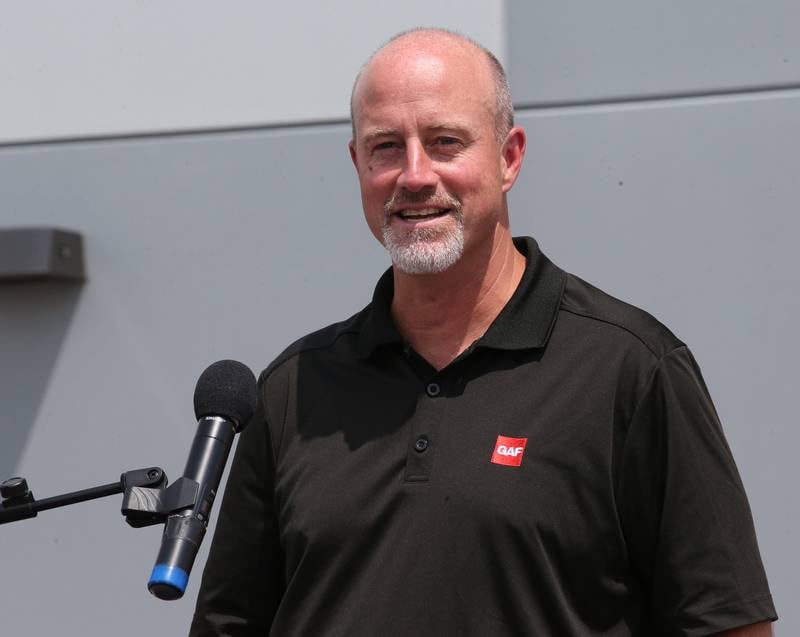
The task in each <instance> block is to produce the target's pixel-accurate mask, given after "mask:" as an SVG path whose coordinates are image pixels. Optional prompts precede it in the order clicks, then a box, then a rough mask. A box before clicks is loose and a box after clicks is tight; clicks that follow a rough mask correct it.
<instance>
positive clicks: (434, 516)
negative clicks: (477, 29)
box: [192, 30, 775, 637]
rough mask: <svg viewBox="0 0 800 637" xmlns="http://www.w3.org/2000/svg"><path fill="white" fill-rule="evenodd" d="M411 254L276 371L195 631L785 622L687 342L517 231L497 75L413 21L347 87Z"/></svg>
mask: <svg viewBox="0 0 800 637" xmlns="http://www.w3.org/2000/svg"><path fill="white" fill-rule="evenodd" d="M352 118H353V139H352V142H351V143H350V155H351V158H352V161H353V164H354V165H355V168H356V172H357V173H358V178H359V182H360V185H361V195H362V202H363V208H364V214H365V216H366V220H367V223H368V224H369V227H370V229H371V230H372V232H373V234H375V236H376V237H377V238H378V240H379V241H381V242H382V243H383V244H384V245H385V246H386V248H387V250H388V251H389V254H390V256H391V259H392V263H393V268H392V269H391V270H390V271H388V272H387V273H386V274H385V275H384V276H383V277H382V278H381V280H380V281H379V283H378V285H377V288H376V291H375V295H374V297H373V301H372V303H371V304H370V305H369V306H367V308H365V309H364V310H363V311H362V312H360V313H358V314H356V315H355V316H354V317H352V318H351V319H349V320H347V321H345V322H342V323H339V324H336V325H333V326H330V327H328V328H325V329H323V330H320V331H319V332H316V333H314V334H312V335H310V336H308V337H306V338H304V339H301V340H300V341H299V342H297V343H295V344H294V345H293V346H291V347H290V348H289V349H288V350H287V351H286V352H284V353H283V354H282V355H281V356H279V357H278V359H277V360H276V361H275V362H273V364H272V365H271V366H270V367H269V368H268V369H267V370H265V372H264V373H263V374H262V375H261V378H260V389H261V395H262V397H263V414H261V415H260V416H259V417H258V418H257V419H256V422H254V423H253V424H251V425H250V427H249V428H248V429H247V430H246V431H245V433H244V434H243V437H242V440H241V441H240V443H239V447H238V450H237V454H236V459H235V462H234V465H233V468H232V470H231V476H230V480H229V482H228V487H227V493H226V497H225V502H224V504H223V507H222V511H221V513H220V519H219V523H218V526H217V531H216V535H215V538H214V544H213V546H212V550H211V555H210V557H209V560H208V564H207V566H206V571H205V574H204V578H203V584H202V589H201V592H200V595H199V598H198V606H197V611H196V615H195V621H194V624H193V628H192V635H193V636H195V637H200V636H207V635H266V634H270V635H280V636H295V635H303V636H317V635H319V636H335V635H348V636H360V635H364V636H369V637H375V636H378V635H380V636H387V637H388V636H395V635H397V636H411V635H415V636H416V635H422V636H424V635H447V636H450V635H453V636H455V635H475V636H480V637H485V636H503V635H555V636H558V637H562V636H567V635H648V636H649V635H660V634H663V635H710V634H722V635H739V636H742V635H753V636H757V635H769V634H771V631H770V628H769V621H771V620H773V619H774V618H775V612H774V609H773V607H772V602H771V598H770V594H769V590H768V588H767V584H766V579H765V576H764V573H763V569H762V567H761V562H760V558H759V555H758V549H757V547H756V542H755V537H754V533H753V526H752V520H751V517H750V513H749V509H748V505H747V501H746V498H745V495H744V492H743V489H742V486H741V483H740V481H739V478H738V475H737V472H736V469H735V466H734V463H733V460H732V458H731V456H730V452H729V450H728V447H727V445H726V443H725V440H724V438H723V435H722V431H721V428H720V426H719V423H718V421H717V418H716V414H715V412H714V408H713V406H712V404H711V401H710V399H709V398H708V395H707V392H706V390H705V386H704V384H703V381H702V378H701V377H700V373H699V371H698V369H697V367H696V365H695V363H694V359H693V358H692V356H691V354H690V353H689V351H688V350H687V349H686V347H685V345H683V343H681V342H680V341H679V340H678V339H677V338H675V336H673V335H672V334H671V333H670V332H669V331H668V330H667V329H666V328H664V327H663V326H662V325H660V324H659V323H658V322H657V321H656V320H655V319H653V318H652V317H650V316H649V315H647V314H645V313H644V312H641V311H640V310H637V309H635V308H632V307H631V306H628V305H626V304H624V303H622V302H620V301H617V300H615V299H612V298H611V297H609V296H607V295H605V294H604V293H602V292H600V291H599V290H597V289H596V288H593V287H592V286H590V285H588V284H587V283H585V282H583V281H581V280H579V279H577V278H576V277H573V276H571V275H568V274H566V273H565V272H563V271H562V270H560V269H559V268H557V267H556V266H555V265H553V264H552V263H551V262H550V261H549V260H548V259H547V258H546V257H545V256H544V255H543V254H542V253H541V252H540V251H539V249H538V246H537V245H536V243H535V242H534V241H533V240H532V239H524V238H523V239H512V236H511V233H510V230H509V220H508V206H507V201H506V193H507V192H508V191H509V190H510V189H511V187H512V186H513V185H514V182H515V180H516V178H517V176H518V174H519V170H520V167H521V163H522V159H523V156H524V153H525V141H526V140H525V133H524V131H523V130H522V129H521V128H519V127H515V126H514V125H513V115H512V111H511V106H510V98H509V95H508V88H507V85H506V81H505V76H504V74H503V71H502V68H501V67H500V65H499V63H498V62H497V61H496V59H494V57H493V56H491V54H489V53H488V52H487V51H485V50H483V49H481V48H479V47H478V46H477V45H475V44H474V43H472V42H470V41H468V40H466V39H464V38H462V37H460V36H457V35H454V34H450V33H447V32H442V31H435V30H420V31H413V32H410V33H405V34H401V35H400V36H398V37H396V38H395V39H393V40H392V41H390V42H389V43H388V44H387V45H386V46H384V47H383V48H382V49H380V50H379V51H378V52H377V53H376V54H375V55H374V56H373V57H372V58H371V59H370V60H369V61H368V63H367V64H366V65H365V67H364V68H363V69H362V72H361V74H360V76H359V78H358V79H357V82H356V85H355V87H354V90H353V95H352Z"/></svg>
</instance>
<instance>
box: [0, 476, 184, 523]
mask: <svg viewBox="0 0 800 637" xmlns="http://www.w3.org/2000/svg"><path fill="white" fill-rule="evenodd" d="M167 482H168V480H167V475H166V474H165V473H164V470H163V469H161V468H160V467H147V468H145V469H135V470H133V471H126V472H125V473H123V474H122V475H121V476H120V479H119V481H118V482H112V483H110V484H104V485H101V486H98V487H91V488H89V489H82V490H80V491H72V492H70V493H64V494H63V495H57V496H53V497H50V498H43V499H41V500H37V499H36V498H34V497H33V493H32V492H31V490H30V488H29V487H28V481H27V480H26V479H25V478H21V477H15V478H9V479H8V480H6V481H4V482H3V483H0V524H7V523H9V522H16V521H18V520H26V519H29V518H35V517H36V516H37V515H38V514H39V511H46V510H48V509H56V508H58V507H63V506H68V505H70V504H77V503H78V502H87V501H88V500H96V499H98V498H104V497H107V496H110V495H116V494H117V493H123V494H124V497H123V502H122V514H123V515H124V516H125V520H126V521H127V522H128V524H130V525H131V526H132V527H134V528H140V527H143V526H149V525H151V524H158V523H160V522H163V521H164V520H165V519H166V517H167V515H169V514H170V513H173V512H174V511H176V510H181V509H184V508H188V507H190V506H192V505H193V503H194V500H195V498H196V496H197V490H198V485H197V483H193V481H192V480H187V479H185V478H181V479H179V480H177V481H176V482H175V484H173V485H171V486H169V487H166V485H167ZM192 483H193V484H192ZM164 487H166V488H164Z"/></svg>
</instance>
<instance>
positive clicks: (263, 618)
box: [189, 401, 283, 637]
mask: <svg viewBox="0 0 800 637" xmlns="http://www.w3.org/2000/svg"><path fill="white" fill-rule="evenodd" d="M273 482H274V460H273V453H272V447H271V444H270V435H269V430H268V427H267V422H266V418H265V416H264V408H263V401H261V402H260V404H259V409H258V410H257V415H256V417H254V419H253V421H252V422H251V423H250V424H249V425H248V426H247V427H246V428H245V430H244V431H243V433H242V434H241V435H240V440H239V443H238V446H237V448H236V453H235V456H234V459H233V465H232V466H231V471H230V476H229V477H228V483H227V486H226V488H225V496H224V498H223V502H222V507H221V509H220V514H219V519H218V521H217V526H216V531H215V533H214V540H213V542H212V544H211V550H210V553H209V556H208V560H207V562H206V566H205V570H204V572H203V579H202V582H201V584H200V592H199V593H198V596H197V606H196V608H195V614H194V620H193V622H192V627H191V630H190V633H189V635H190V637H212V636H213V637H220V636H225V637H255V636H256V635H258V636H259V637H262V636H263V635H266V634H268V633H269V627H270V625H271V623H272V618H273V616H274V614H275V610H276V608H277V606H278V603H279V602H280V597H281V594H282V589H283V565H282V558H281V552H280V547H279V542H278V529H277V518H276V513H275V507H274V499H273V488H272V485H273Z"/></svg>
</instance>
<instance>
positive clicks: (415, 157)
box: [397, 140, 439, 192]
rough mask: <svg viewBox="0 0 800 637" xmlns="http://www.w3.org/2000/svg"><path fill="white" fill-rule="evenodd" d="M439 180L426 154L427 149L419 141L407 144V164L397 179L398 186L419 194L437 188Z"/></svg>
mask: <svg viewBox="0 0 800 637" xmlns="http://www.w3.org/2000/svg"><path fill="white" fill-rule="evenodd" d="M438 179H439V177H438V175H437V174H436V171H435V170H434V166H433V161H431V158H430V157H429V156H428V153H426V152H425V147H424V146H423V145H422V144H421V143H420V142H419V140H413V141H409V142H407V143H406V152H405V164H404V166H403V171H402V172H401V173H400V176H399V177H398V178H397V185H398V186H399V187H400V188H405V189H406V190H408V191H410V192H419V191H420V190H424V189H425V188H431V187H433V188H435V187H436V183H437V180H438Z"/></svg>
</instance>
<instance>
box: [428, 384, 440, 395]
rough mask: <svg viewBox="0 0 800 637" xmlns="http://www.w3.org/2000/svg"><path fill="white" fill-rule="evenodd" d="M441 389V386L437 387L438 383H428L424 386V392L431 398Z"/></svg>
mask: <svg viewBox="0 0 800 637" xmlns="http://www.w3.org/2000/svg"><path fill="white" fill-rule="evenodd" d="M441 391H442V388H441V387H439V383H428V386H427V387H426V388H425V393H427V394H428V396H430V397H431V398H433V397H435V396H438V395H439V394H440V393H441Z"/></svg>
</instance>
